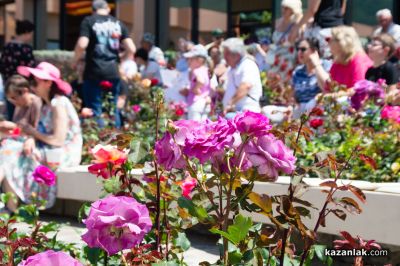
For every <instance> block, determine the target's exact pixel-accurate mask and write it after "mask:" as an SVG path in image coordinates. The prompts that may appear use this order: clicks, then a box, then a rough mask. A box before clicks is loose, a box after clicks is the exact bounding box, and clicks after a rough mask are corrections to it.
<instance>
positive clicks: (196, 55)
mask: <svg viewBox="0 0 400 266" xmlns="http://www.w3.org/2000/svg"><path fill="white" fill-rule="evenodd" d="M183 56H184V57H185V58H187V59H188V63H189V68H190V75H189V81H190V88H189V89H183V90H181V94H182V95H184V96H186V102H187V104H188V115H187V116H188V119H191V120H196V121H202V120H205V119H206V118H207V115H208V113H209V112H210V106H209V101H210V90H211V88H210V75H209V71H208V67H207V66H206V62H207V57H208V54H207V50H206V48H204V46H203V45H201V44H198V45H195V46H194V47H193V48H192V50H190V51H189V52H187V53H184V54H183Z"/></svg>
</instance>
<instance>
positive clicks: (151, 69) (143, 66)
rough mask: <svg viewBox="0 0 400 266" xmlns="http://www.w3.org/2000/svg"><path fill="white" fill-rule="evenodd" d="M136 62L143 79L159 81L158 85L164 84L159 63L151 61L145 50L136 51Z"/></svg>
mask: <svg viewBox="0 0 400 266" xmlns="http://www.w3.org/2000/svg"><path fill="white" fill-rule="evenodd" d="M135 61H136V64H137V65H138V66H139V70H140V74H141V75H142V78H143V79H157V80H158V84H162V78H161V73H160V66H159V64H157V62H155V61H153V60H151V59H149V54H148V52H147V51H146V50H145V49H143V48H141V49H138V50H137V51H136V53H135Z"/></svg>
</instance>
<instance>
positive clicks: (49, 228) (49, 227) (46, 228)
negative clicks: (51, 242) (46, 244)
mask: <svg viewBox="0 0 400 266" xmlns="http://www.w3.org/2000/svg"><path fill="white" fill-rule="evenodd" d="M59 228H60V224H58V223H56V222H50V223H48V224H45V225H42V226H41V227H40V230H39V231H40V232H43V233H49V232H55V231H58V229H59Z"/></svg>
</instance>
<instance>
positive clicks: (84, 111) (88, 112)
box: [81, 107, 94, 118]
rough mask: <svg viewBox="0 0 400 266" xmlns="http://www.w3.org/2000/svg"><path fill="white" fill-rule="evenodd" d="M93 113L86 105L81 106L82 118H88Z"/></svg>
mask: <svg viewBox="0 0 400 266" xmlns="http://www.w3.org/2000/svg"><path fill="white" fill-rule="evenodd" d="M93 115H94V113H93V110H92V109H90V108H87V107H84V108H82V110H81V116H82V117H83V118H88V117H92V116H93Z"/></svg>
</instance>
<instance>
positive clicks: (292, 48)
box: [289, 46, 294, 54]
mask: <svg viewBox="0 0 400 266" xmlns="http://www.w3.org/2000/svg"><path fill="white" fill-rule="evenodd" d="M293 52H294V47H293V46H291V47H290V48H289V53H291V54H293Z"/></svg>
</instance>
